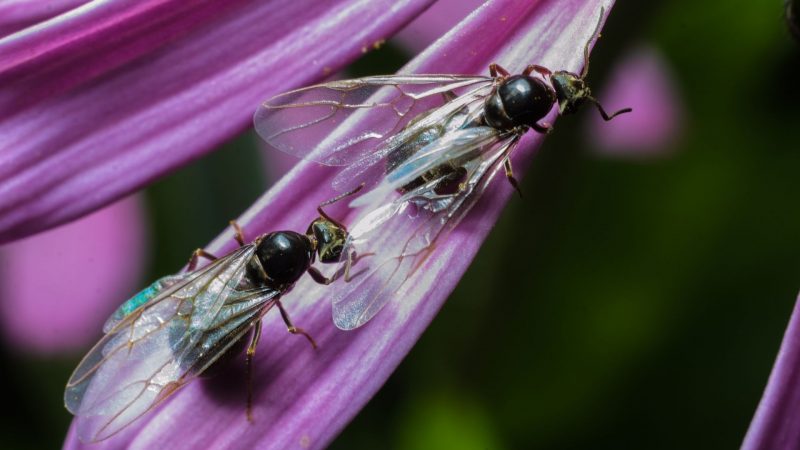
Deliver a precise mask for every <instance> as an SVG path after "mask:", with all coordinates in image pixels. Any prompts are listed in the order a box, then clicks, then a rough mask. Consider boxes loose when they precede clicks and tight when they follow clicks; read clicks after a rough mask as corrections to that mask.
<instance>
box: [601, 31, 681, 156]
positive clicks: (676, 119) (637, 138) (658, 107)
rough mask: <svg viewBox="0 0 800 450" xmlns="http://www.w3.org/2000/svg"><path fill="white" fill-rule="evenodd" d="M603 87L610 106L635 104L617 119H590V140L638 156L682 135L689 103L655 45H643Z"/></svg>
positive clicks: (665, 148) (656, 150)
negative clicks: (684, 101) (684, 103)
mask: <svg viewBox="0 0 800 450" xmlns="http://www.w3.org/2000/svg"><path fill="white" fill-rule="evenodd" d="M609 80H610V83H609V85H608V86H606V87H605V89H603V90H601V91H600V99H602V100H601V101H602V102H603V104H605V105H608V107H607V109H609V110H614V109H616V108H621V107H631V108H633V111H634V113H633V114H623V115H621V116H619V117H617V118H615V119H614V120H613V121H611V122H606V121H604V120H603V119H602V118H601V117H600V116H598V115H591V116H590V117H588V119H589V123H588V125H589V127H587V128H588V133H587V136H588V139H589V141H590V142H592V144H594V145H596V146H597V148H598V150H600V151H601V152H603V153H607V154H614V155H630V156H636V157H643V156H656V155H658V154H663V153H665V152H669V150H670V149H671V148H674V144H675V143H676V142H677V141H678V140H679V139H680V134H681V131H682V125H683V124H682V119H683V115H684V112H683V107H682V104H681V96H680V92H679V90H678V88H677V87H676V84H675V81H674V80H673V77H672V74H671V72H670V70H669V64H668V63H667V61H665V60H664V58H663V56H662V55H661V54H660V53H659V52H658V50H656V49H655V48H653V47H649V46H641V47H639V48H637V49H635V50H634V51H632V52H631V53H630V54H628V55H627V56H626V57H625V58H624V59H623V60H622V61H620V62H619V63H618V64H617V65H616V67H615V69H614V70H612V71H611V76H610V77H609Z"/></svg>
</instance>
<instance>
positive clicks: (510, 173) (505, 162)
mask: <svg viewBox="0 0 800 450" xmlns="http://www.w3.org/2000/svg"><path fill="white" fill-rule="evenodd" d="M503 167H504V168H505V169H506V178H508V182H509V183H511V186H513V187H514V189H516V190H517V194H519V198H522V189H520V187H519V183H518V182H517V179H516V178H514V169H513V168H512V167H511V156H510V155H506V159H504V160H503Z"/></svg>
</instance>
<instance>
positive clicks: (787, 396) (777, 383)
mask: <svg viewBox="0 0 800 450" xmlns="http://www.w3.org/2000/svg"><path fill="white" fill-rule="evenodd" d="M798 375H800V298H798V301H797V303H795V306H794V311H793V312H792V317H791V318H790V319H789V326H788V327H787V328H786V334H784V336H783V343H781V348H780V350H779V351H778V357H777V358H776V359H775V366H774V367H773V368H772V373H771V374H770V376H769V381H768V382H767V388H766V389H765V390H764V395H763V396H762V397H761V402H760V403H759V404H758V409H757V410H756V414H755V417H753V421H752V422H751V423H750V429H748V430H747V435H746V436H745V438H744V443H742V449H744V450H783V449H786V450H789V449H796V448H800V383H798V382H797V380H798Z"/></svg>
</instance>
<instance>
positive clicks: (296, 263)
mask: <svg viewBox="0 0 800 450" xmlns="http://www.w3.org/2000/svg"><path fill="white" fill-rule="evenodd" d="M255 258H256V259H257V260H258V263H259V264H260V266H261V268H262V269H263V273H262V276H266V280H265V281H266V284H267V285H268V286H273V287H277V288H280V287H283V286H288V285H291V284H293V283H294V282H295V281H297V280H299V279H300V277H301V276H303V274H304V273H305V272H306V270H308V268H309V267H311V263H313V262H314V245H313V243H312V242H311V239H309V238H308V237H307V236H306V235H304V234H300V233H297V232H294V231H277V232H274V233H269V234H265V235H264V236H262V237H261V238H260V239H258V242H257V243H256V251H255Z"/></svg>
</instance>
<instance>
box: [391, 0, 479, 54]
mask: <svg viewBox="0 0 800 450" xmlns="http://www.w3.org/2000/svg"><path fill="white" fill-rule="evenodd" d="M484 1H485V0H439V1H437V2H436V3H434V4H433V6H431V7H430V8H428V10H427V11H425V12H424V13H422V14H420V15H419V17H417V18H416V19H414V21H413V22H411V23H410V24H408V26H407V27H405V28H403V29H402V30H401V31H400V32H399V33H397V36H396V38H397V40H398V41H399V42H400V43H401V44H402V45H403V46H405V47H406V48H408V49H410V50H413V51H414V52H419V51H422V50H423V49H424V48H425V47H427V46H428V45H430V44H431V43H432V42H433V41H435V40H436V39H438V38H439V37H441V36H442V35H443V34H445V33H446V32H447V31H448V30H450V28H453V27H454V26H455V25H456V24H457V23H458V22H459V21H460V20H461V19H463V18H464V17H466V16H467V15H468V14H469V13H471V12H472V11H474V10H476V9H478V7H479V6H480V5H482V4H483V3H484Z"/></svg>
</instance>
